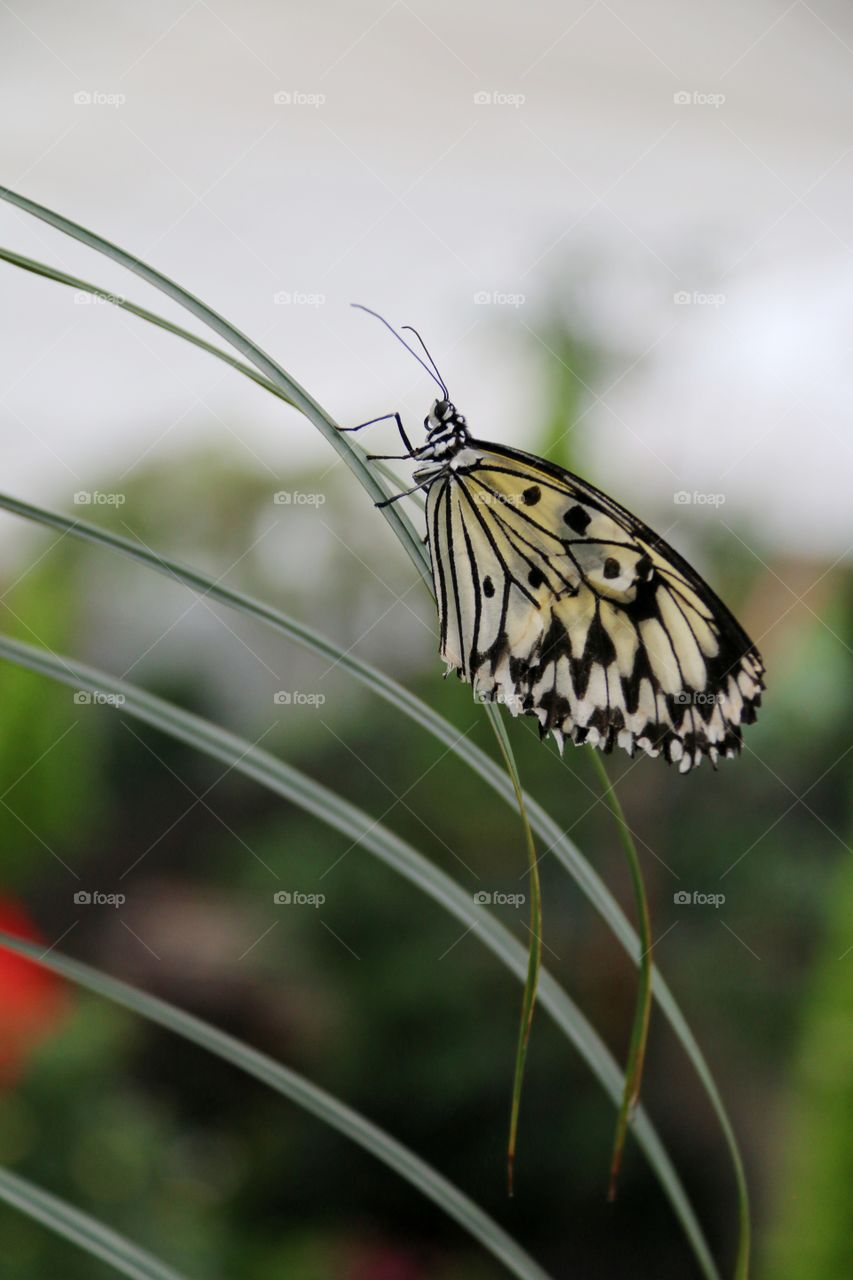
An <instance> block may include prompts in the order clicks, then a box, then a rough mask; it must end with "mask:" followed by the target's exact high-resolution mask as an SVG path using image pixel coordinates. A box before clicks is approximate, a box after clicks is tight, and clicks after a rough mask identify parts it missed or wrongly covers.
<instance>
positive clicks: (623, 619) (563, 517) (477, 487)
mask: <svg viewBox="0 0 853 1280" xmlns="http://www.w3.org/2000/svg"><path fill="white" fill-rule="evenodd" d="M424 426H425V428H426V430H427V438H426V441H425V443H424V444H423V445H422V446H420V447H419V448H417V449H414V450H413V451H412V460H413V461H414V462H415V463H416V470H415V473H414V480H415V482H416V484H417V485H418V486H420V487H423V488H425V489H426V492H427V538H428V544H429V550H430V556H431V562H432V569H433V578H434V582H435V591H436V599H437V601H438V608H439V621H440V624H441V638H440V649H441V654H442V657H443V658H444V659H445V661H446V663H447V665H448V670H455V671H456V672H457V673H458V675H459V676H460V677H461V678H462V679H463V680H466V681H468V682H470V683H471V684H472V685H473V686H474V692H475V695H476V696H477V697H478V698H480V699H484V700H495V701H499V702H502V703H504V705H505V706H507V708H508V709H509V711H510V712H511V713H512V714H513V715H519V714H527V715H533V716H535V717H536V718H537V720H538V722H539V729H540V733H541V735H542V736H543V737H544V736H546V735H547V734H548V733H549V732H550V733H552V734H553V736H554V738H555V739H556V741H557V743H558V745H559V746H560V749H562V745H563V741H564V739H565V738H569V739H570V740H571V741H572V742H574V743H576V744H578V745H580V744H581V743H588V744H590V745H593V746H596V747H599V748H600V749H602V750H604V751H611V750H612V749H613V747H614V746H619V747H622V748H624V749H625V750H627V751H628V752H629V753H630V754H632V755H633V754H634V752H635V750H636V749H637V748H639V749H641V750H643V751H645V752H647V753H648V754H649V755H652V756H657V755H659V754H663V755H664V757H665V758H666V759H667V760H668V761H669V762H671V763H675V764H677V765H678V767H679V769H680V770H681V771H682V772H687V771H688V770H689V769H691V768H692V767H693V766H695V765H697V764H699V763H700V761H701V759H702V757H703V756H706V755H707V756H708V757H709V758H710V759H711V761H712V762H713V763H716V761H717V759H718V758H719V756H721V755H722V756H734V755H736V754H737V752H738V751H739V750H740V748H741V726H742V724H745V723H749V722H750V721H752V720H754V719H755V708H756V707H757V706H758V705H759V703H760V695H761V690H762V688H763V673H764V666H763V663H762V660H761V657H760V655H759V654H758V652H757V650H756V649H755V647H754V646H753V645H752V643H751V641H750V640H749V637H748V636H747V635H746V633H745V632H744V631H743V629H742V628H741V627H740V625H739V624H738V623H737V621H736V620H735V619H734V617H733V616H732V615H731V614H730V613H729V611H728V609H726V607H725V605H723V604H722V602H721V601H720V600H718V599H717V597H716V596H715V595H714V593H713V592H712V591H711V589H710V588H709V587H708V586H707V585H706V584H705V583H704V582H703V581H702V579H701V578H700V577H699V576H698V574H696V573H695V571H694V570H693V569H691V567H690V566H689V565H688V564H687V562H686V561H685V560H684V559H683V558H682V557H681V556H680V555H679V554H678V553H677V552H676V551H675V550H674V549H673V548H672V547H669V546H668V545H667V544H666V543H665V542H664V541H663V539H662V538H660V537H658V536H657V535H656V534H655V533H653V532H652V531H651V530H650V529H649V528H648V527H647V526H646V525H644V524H643V523H642V522H641V521H640V520H638V519H637V518H636V517H635V516H633V515H631V513H630V512H628V511H626V510H625V509H624V508H623V507H621V506H620V505H619V504H618V503H616V502H615V501H614V500H613V499H611V498H609V497H607V495H606V494H604V493H602V492H601V491H600V490H597V489H595V488H594V487H593V486H592V485H589V484H588V483H587V482H585V481H584V480H582V479H581V478H580V477H578V476H575V475H572V473H571V472H568V471H565V470H563V469H562V468H561V467H557V466H555V465H554V464H553V463H548V462H546V461H544V460H543V459H541V458H537V457H535V456H534V455H532V454H527V453H524V452H522V451H520V450H517V449H511V448H507V447H504V446H502V445H497V444H491V443H488V442H485V441H480V440H477V439H475V438H474V437H473V436H472V435H471V434H470V432H469V430H468V427H467V424H466V421H465V419H464V417H463V416H462V415H461V414H459V413H458V412H457V411H456V409H455V408H454V406H453V405H452V404H450V402H449V401H448V400H446V399H442V400H437V401H436V402H435V404H434V405H433V408H432V410H431V412H430V414H429V415H428V416H427V418H426V419H425V422H424Z"/></svg>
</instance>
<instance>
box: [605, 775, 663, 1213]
mask: <svg viewBox="0 0 853 1280" xmlns="http://www.w3.org/2000/svg"><path fill="white" fill-rule="evenodd" d="M590 758H591V759H592V762H593V764H594V766H595V771H596V773H597V774H598V778H599V781H600V782H601V784H602V787H603V789H604V801H605V804H606V805H607V807H608V808H609V810H610V812H611V813H612V814H613V819H614V821H615V823H616V827H617V830H618V831H619V837H620V840H621V841H622V847H623V849H624V850H625V857H626V858H627V861H628V867H629V870H630V872H631V883H632V886H633V889H634V901H635V904H636V907H637V918H638V921H639V925H640V946H641V948H642V951H641V955H640V969H639V980H638V990H637V1003H636V1005H635V1007H634V1020H633V1025H632V1027H631V1039H630V1042H629V1045H628V1059H627V1062H626V1064H625V1087H624V1091H623V1093H622V1103H621V1106H620V1107H619V1115H618V1118H617V1121H616V1137H615V1139H614V1142H613V1156H612V1158H611V1161H610V1185H609V1187H608V1190H607V1198H608V1200H610V1201H613V1200H615V1199H616V1182H617V1179H618V1177H619V1169H620V1167H621V1164H622V1150H623V1148H624V1146H625V1138H626V1135H627V1133H628V1124H629V1122H630V1119H631V1116H632V1114H633V1111H634V1108H635V1107H636V1105H637V1102H638V1100H639V1097H640V1085H641V1083H642V1079H643V1063H644V1061H645V1057H646V1044H647V1042H648V1037H649V1020H650V1018H651V1012H652V928H651V922H650V920H649V904H648V899H647V898H646V887H645V884H644V883H643V869H642V867H641V866H640V859H639V857H638V856H637V849H636V846H635V844H634V838H633V836H632V835H631V831H630V829H629V827H628V824H627V822H626V821H625V814H624V812H623V811H622V805H621V804H620V802H619V797H618V796H617V794H616V791H615V789H614V787H613V784H612V782H611V781H610V778H609V777H608V775H607V770H606V769H605V767H604V761H603V760H602V759H601V757H600V756H599V755H598V753H597V752H593V753H592V756H591V757H590Z"/></svg>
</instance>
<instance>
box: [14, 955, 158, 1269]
mask: <svg viewBox="0 0 853 1280" xmlns="http://www.w3.org/2000/svg"><path fill="white" fill-rule="evenodd" d="M0 946H4V947H11V949H12V950H14V951H21V952H22V953H23V954H24V955H29V954H30V952H31V951H32V952H33V953H35V954H33V955H32V957H31V958H32V959H34V960H38V959H39V956H38V948H37V947H29V946H28V944H27V943H25V942H22V941H21V940H20V939H19V938H10V937H9V936H8V935H6V934H4V933H2V932H0ZM49 967H55V966H49ZM0 1200H5V1202H6V1203H7V1204H10V1205H12V1207H13V1208H14V1209H19V1210H20V1212H21V1213H25V1214H26V1215H27V1217H29V1218H34V1219H35V1221H36V1222H40V1223H42V1225H43V1226H45V1227H49V1228H50V1230H51V1231H55V1232H56V1234H57V1235H60V1236H64V1237H65V1239H66V1240H70V1241H71V1243H72V1244H76V1245H79V1246H80V1248H81V1249H85V1251H86V1253H89V1254H92V1255H93V1256H94V1257H96V1258H100V1259H101V1261H102V1262H106V1263H108V1264H109V1265H110V1266H111V1267H114V1268H115V1270H116V1271H119V1272H121V1274H122V1275H125V1276H132V1277H133V1280H183V1277H182V1276H181V1274H180V1273H179V1272H177V1271H173V1270H172V1268H171V1267H167V1266H166V1265H165V1264H164V1263H162V1262H161V1261H160V1260H159V1258H154V1257H152V1256H151V1254H149V1253H146V1252H145V1250H144V1249H140V1248H139V1246H138V1245H135V1244H133V1243H131V1241H130V1240H126V1239H125V1238H124V1236H120V1235H119V1234H118V1232H116V1231H111V1230H110V1228H109V1227H105V1226H104V1225H103V1223H101V1222H99V1221H98V1220H97V1218H90V1217H89V1215H88V1214H87V1213H83V1212H82V1210H80V1209H76V1208H75V1207H74V1205H71V1204H68V1202H67V1201H66V1200H60V1199H59V1197H58V1196H52V1195H50V1194H49V1193H48V1192H47V1191H42V1190H41V1188H40V1187H36V1186H34V1185H33V1183H32V1182H28V1181H27V1179H26V1178H22V1177H20V1175H19V1174H16V1173H12V1172H11V1171H10V1170H9V1169H3V1168H0Z"/></svg>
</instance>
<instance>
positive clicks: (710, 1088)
mask: <svg viewBox="0 0 853 1280" xmlns="http://www.w3.org/2000/svg"><path fill="white" fill-rule="evenodd" d="M0 508H5V509H6V510H8V511H11V512H13V513H14V514H16V515H19V516H21V517H23V518H24V519H27V520H32V521H34V522H36V523H39V524H42V525H44V526H46V527H48V528H53V529H56V530H57V531H58V532H60V533H62V534H69V535H70V536H72V537H75V538H80V539H82V540H84V541H86V542H90V543H92V544H94V545H96V546H97V545H99V546H102V547H104V548H107V549H109V550H112V551H116V552H119V553H121V554H122V555H125V556H127V557H129V558H130V559H132V560H134V561H136V562H137V563H140V564H142V565H144V566H146V567H148V568H152V569H156V570H157V571H158V572H160V573H164V574H166V575H168V576H170V577H172V578H173V579H175V580H176V581H179V582H182V583H184V584H185V585H186V586H188V587H190V588H192V589H193V590H195V591H197V592H200V593H201V594H202V595H203V596H207V597H209V598H210V599H211V600H216V601H217V602H219V603H221V604H223V605H226V606H228V607H230V608H233V609H235V610H237V611H238V612H240V613H242V614H244V615H246V616H249V617H253V618H255V619H256V620H258V621H260V622H263V623H266V624H267V625H270V626H272V627H273V628H275V629H276V630H278V631H279V632H280V633H281V634H283V635H285V636H286V637H287V638H288V639H290V640H293V641H295V642H296V643H297V644H301V645H303V646H304V647H306V648H308V649H310V650H311V651H312V652H314V653H317V654H319V655H320V656H321V657H323V658H324V659H326V660H328V661H329V662H330V663H331V664H332V665H334V666H339V667H341V669H342V670H345V671H347V672H348V673H349V674H350V675H352V676H354V677H355V678H356V679H357V680H359V681H360V682H361V683H362V684H364V685H365V686H366V687H367V688H369V689H370V690H371V691H372V692H374V693H376V694H378V695H379V696H380V697H381V698H383V699H385V700H386V701H387V702H389V703H390V704H391V705H392V706H394V707H395V708H396V709H397V710H399V711H401V712H403V714H405V715H406V716H408V717H409V718H410V719H412V720H413V721H414V722H415V723H417V724H419V725H420V726H421V727H422V728H424V729H425V730H426V731H427V732H428V733H431V734H432V735H433V736H434V737H435V738H436V739H437V740H438V741H440V742H441V743H442V744H443V745H444V746H445V747H446V748H447V749H448V750H449V751H450V752H452V753H454V754H455V755H456V756H457V757H458V758H459V759H460V760H462V761H464V762H465V763H466V764H467V765H468V766H469V767H470V768H472V769H473V770H474V771H475V772H476V773H477V774H478V775H479V776H480V777H481V778H482V779H483V781H484V782H486V783H487V785H488V786H490V787H491V788H492V789H493V791H494V792H495V793H496V794H497V795H499V796H500V797H501V798H502V799H503V800H505V801H506V802H507V803H508V804H513V791H512V790H511V789H510V788H509V787H508V786H507V779H506V776H505V775H504V773H503V772H502V771H501V769H500V768H499V767H498V766H497V765H496V763H495V762H494V761H493V760H492V759H490V757H488V756H487V755H485V754H484V753H483V752H482V751H480V749H479V748H478V747H476V746H475V745H474V744H472V743H470V742H469V741H468V740H467V739H465V740H462V739H460V735H459V732H458V730H457V729H456V728H455V727H454V726H453V725H452V724H450V723H449V722H448V721H446V720H444V719H443V717H441V716H439V715H438V714H437V713H436V712H435V711H433V710H432V708H431V707H429V706H428V705H427V704H426V703H424V702H421V701H420V699H418V698H417V697H415V695H414V694H412V693H410V692H409V691H408V690H407V689H405V688H403V686H402V685H399V684H398V683H397V682H396V681H394V680H392V679H391V677H390V676H387V675H385V673H384V672H382V671H379V670H378V669H376V668H375V667H372V666H370V665H369V664H368V663H365V662H362V661H361V660H360V659H358V658H356V657H354V656H353V655H352V654H349V653H346V652H344V651H342V650H341V649H340V648H339V647H338V646H337V645H335V644H334V643H333V642H332V641H330V640H328V639H326V638H325V637H324V636H321V635H320V634H319V633H318V632H315V631H313V630H312V629H311V628H309V627H306V626H304V625H303V624H302V623H300V622H297V621H295V620H294V619H292V618H289V617H288V616H287V615H286V614H284V613H281V612H280V611H279V610H276V609H274V608H272V606H270V605H267V604H265V603H263V602H260V601H257V600H253V599H252V598H251V597H249V596H246V595H244V594H243V593H241V592H236V591H233V590H231V589H230V588H227V587H223V586H220V585H218V584H217V583H215V582H214V581H213V580H212V579H210V578H209V577H207V576H206V575H204V574H201V573H199V572H198V571H197V570H195V569H190V568H187V567H186V566H184V565H181V564H180V563H179V562H177V561H175V560H172V559H169V558H167V557H165V556H161V555H159V554H158V553H157V552H154V551H152V550H151V549H150V548H148V547H145V546H143V545H141V544H139V543H135V542H131V541H129V540H128V539H126V538H122V537H121V536H119V535H117V534H114V533H112V532H110V531H109V530H107V529H102V528H99V527H98V526H97V525H92V524H87V523H86V522H85V521H82V520H72V519H69V518H68V517H67V516H63V515H59V514H57V513H54V512H50V511H46V510H45V509H44V508H41V507H37V506H34V505H32V504H31V503H26V502H22V501H20V500H19V499H17V498H12V497H9V496H8V495H5V494H0ZM498 723H499V724H500V725H501V726H502V723H503V722H502V721H500V720H498ZM592 758H593V760H597V759H598V757H597V756H593V757H592ZM523 798H524V804H525V811H526V813H527V815H528V817H529V821H530V824H531V826H532V828H533V830H534V831H535V832H536V834H537V835H538V836H539V838H540V839H541V840H542V841H543V843H544V845H545V848H546V851H548V852H553V853H554V855H555V856H556V857H557V858H558V860H559V861H560V862H561V863H562V865H563V866H564V867H565V869H566V870H567V871H568V872H569V874H570V875H571V876H572V877H573V879H574V880H575V881H576V883H577V884H578V886H579V887H580V889H581V890H582V892H583V893H584V894H585V895H586V897H587V898H588V899H589V901H590V902H591V904H592V905H593V906H594V907H595V909H596V910H597V911H598V912H599V913H600V915H601V916H602V918H603V919H604V920H605V921H606V923H607V924H608V926H609V928H610V929H611V930H612V931H613V933H614V935H615V937H616V938H617V940H618V941H619V943H620V945H621V946H622V947H623V948H624V949H625V951H626V952H627V953H628V955H629V956H630V957H631V959H632V960H633V961H634V963H636V964H637V965H638V966H639V965H640V964H641V961H642V956H643V953H644V951H646V950H647V948H646V947H644V946H643V944H642V942H641V941H640V939H639V938H638V936H637V934H636V932H635V931H634V929H633V927H632V926H631V924H630V922H629V921H628V919H627V918H626V916H625V914H624V913H623V911H622V909H621V907H620V906H619V904H618V903H617V901H616V899H615V898H614V897H613V896H612V894H611V893H610V890H609V889H608V888H607V886H606V885H605V884H604V882H603V881H602V880H601V879H600V877H599V876H598V874H597V872H596V871H595V870H594V868H593V867H592V866H591V865H590V864H589V863H588V862H587V861H586V859H585V858H584V857H583V855H582V854H581V853H580V851H579V850H578V849H577V847H576V846H575V845H574V844H573V842H572V841H571V840H570V839H569V838H568V837H567V836H566V835H564V833H563V832H562V831H561V830H560V828H559V827H558V826H557V824H556V823H555V822H554V821H553V819H552V818H550V816H549V815H548V814H547V813H546V812H545V810H544V809H543V808H542V807H541V806H540V805H539V804H538V803H537V802H536V801H535V800H534V799H533V798H532V797H531V796H530V795H528V794H527V793H524V797H523ZM654 973H655V978H654V983H653V984H652V991H653V998H654V999H655V1000H656V1001H657V1003H658V1004H659V1006H660V1008H661V1011H662V1012H663V1014H664V1016H665V1017H666V1019H667V1021H668V1022H669V1024H670V1026H671V1027H672V1029H673V1031H674V1032H675V1034H676V1036H677V1038H678V1039H679V1041H680V1043H681V1044H682V1046H683V1048H684V1050H685V1052H686V1053H687V1055H688V1057H689V1059H690V1061H691V1062H692V1063H693V1066H694V1068H695V1070H696V1072H697V1074H698V1076H699V1079H700V1081H701V1083H702V1085H703V1087H704V1089H705V1092H706V1094H707V1096H708V1098H709V1100H710V1102H711V1105H712V1107H713V1110H714V1112H715V1114H716V1116H717V1118H718V1120H719V1122H720V1125H721V1128H722V1131H723V1135H724V1138H725V1141H726V1144H727V1146H728V1149H729V1153H730V1156H731V1158H732V1162H733V1165H734V1169H735V1177H736V1183H737V1190H738V1201H739V1215H740V1224H741V1233H740V1234H741V1240H742V1241H744V1240H746V1241H747V1242H748V1238H749V1237H748V1226H749V1209H748V1198H747V1187H746V1180H745V1175H744V1172H743V1165H742V1161H741V1156H740V1150H739V1148H738V1144H737V1139H736V1137H735V1133H734V1130H733V1128H732V1126H731V1122H730V1120H729V1118H728V1113H727V1111H726V1109H725V1105H724V1103H723V1100H722V1098H721V1097H720V1094H719V1092H718V1090H717V1088H716V1085H715V1083H714V1079H713V1076H712V1075H711V1072H710V1069H709V1067H708V1065H707V1063H706V1061H705V1059H704V1056H703V1054H702V1051H701V1049H700V1048H699V1045H698V1043H697V1041H696V1039H695V1037H694V1036H693V1033H692V1031H691V1030H690V1027H689V1025H688V1024H687V1022H686V1020H685V1019H684V1016H683V1014H682V1013H681V1010H680V1009H679V1007H678V1004H677V1002H676V1000H675V997H674V996H673V995H672V993H671V991H670V990H669V987H668V986H667V984H666V982H665V980H664V978H663V976H662V975H661V973H660V970H659V969H657V967H654ZM747 1252H748V1243H747ZM746 1274H747V1273H746V1271H745V1270H738V1271H737V1272H736V1277H737V1280H744V1278H745V1276H746Z"/></svg>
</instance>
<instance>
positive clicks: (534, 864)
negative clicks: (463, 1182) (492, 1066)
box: [487, 703, 542, 1195]
mask: <svg viewBox="0 0 853 1280" xmlns="http://www.w3.org/2000/svg"><path fill="white" fill-rule="evenodd" d="M487 707H488V712H489V720H490V722H491V725H492V728H493V729H494V732H495V737H496V738H497V742H498V747H499V748H500V752H501V755H502V756H503V760H504V764H505V765H506V771H507V773H508V774H509V777H510V780H511V781H512V786H513V790H514V791H515V798H516V802H517V804H518V811H519V813H520V814H521V822H522V826H523V828H524V843H525V847H526V849H527V864H528V869H529V877H530V947H529V949H528V954H527V977H526V979H525V982H524V995H523V997H522V1001H521V1022H520V1024H519V1028H518V1044H517V1047H516V1053H515V1075H514V1078H513V1085H512V1107H511V1109H510V1120H509V1140H508V1142H507V1188H508V1191H509V1194H510V1195H513V1193H514V1185H515V1184H514V1174H515V1152H516V1145H517V1141H518V1116H519V1112H520V1109H521V1090H522V1085H523V1083H524V1067H525V1063H526V1062H527V1047H528V1044H529V1043H530V1028H531V1026H532V1025H533V1013H534V1010H535V1008H536V992H537V989H538V986H539V971H540V969H541V968H542V892H541V886H540V883H539V864H538V860H537V857H536V842H535V841H534V839H533V832H532V830H531V828H530V821H529V819H528V817H527V809H526V807H525V804H524V791H523V790H522V787H521V778H520V777H519V773H518V768H517V766H516V763H515V758H514V756H513V755H512V752H511V750H510V746H509V738H508V737H507V732H506V725H505V724H504V722H503V720H502V719H501V716H500V712H499V710H498V708H497V707H495V706H494V705H492V704H491V703H489V704H487Z"/></svg>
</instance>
